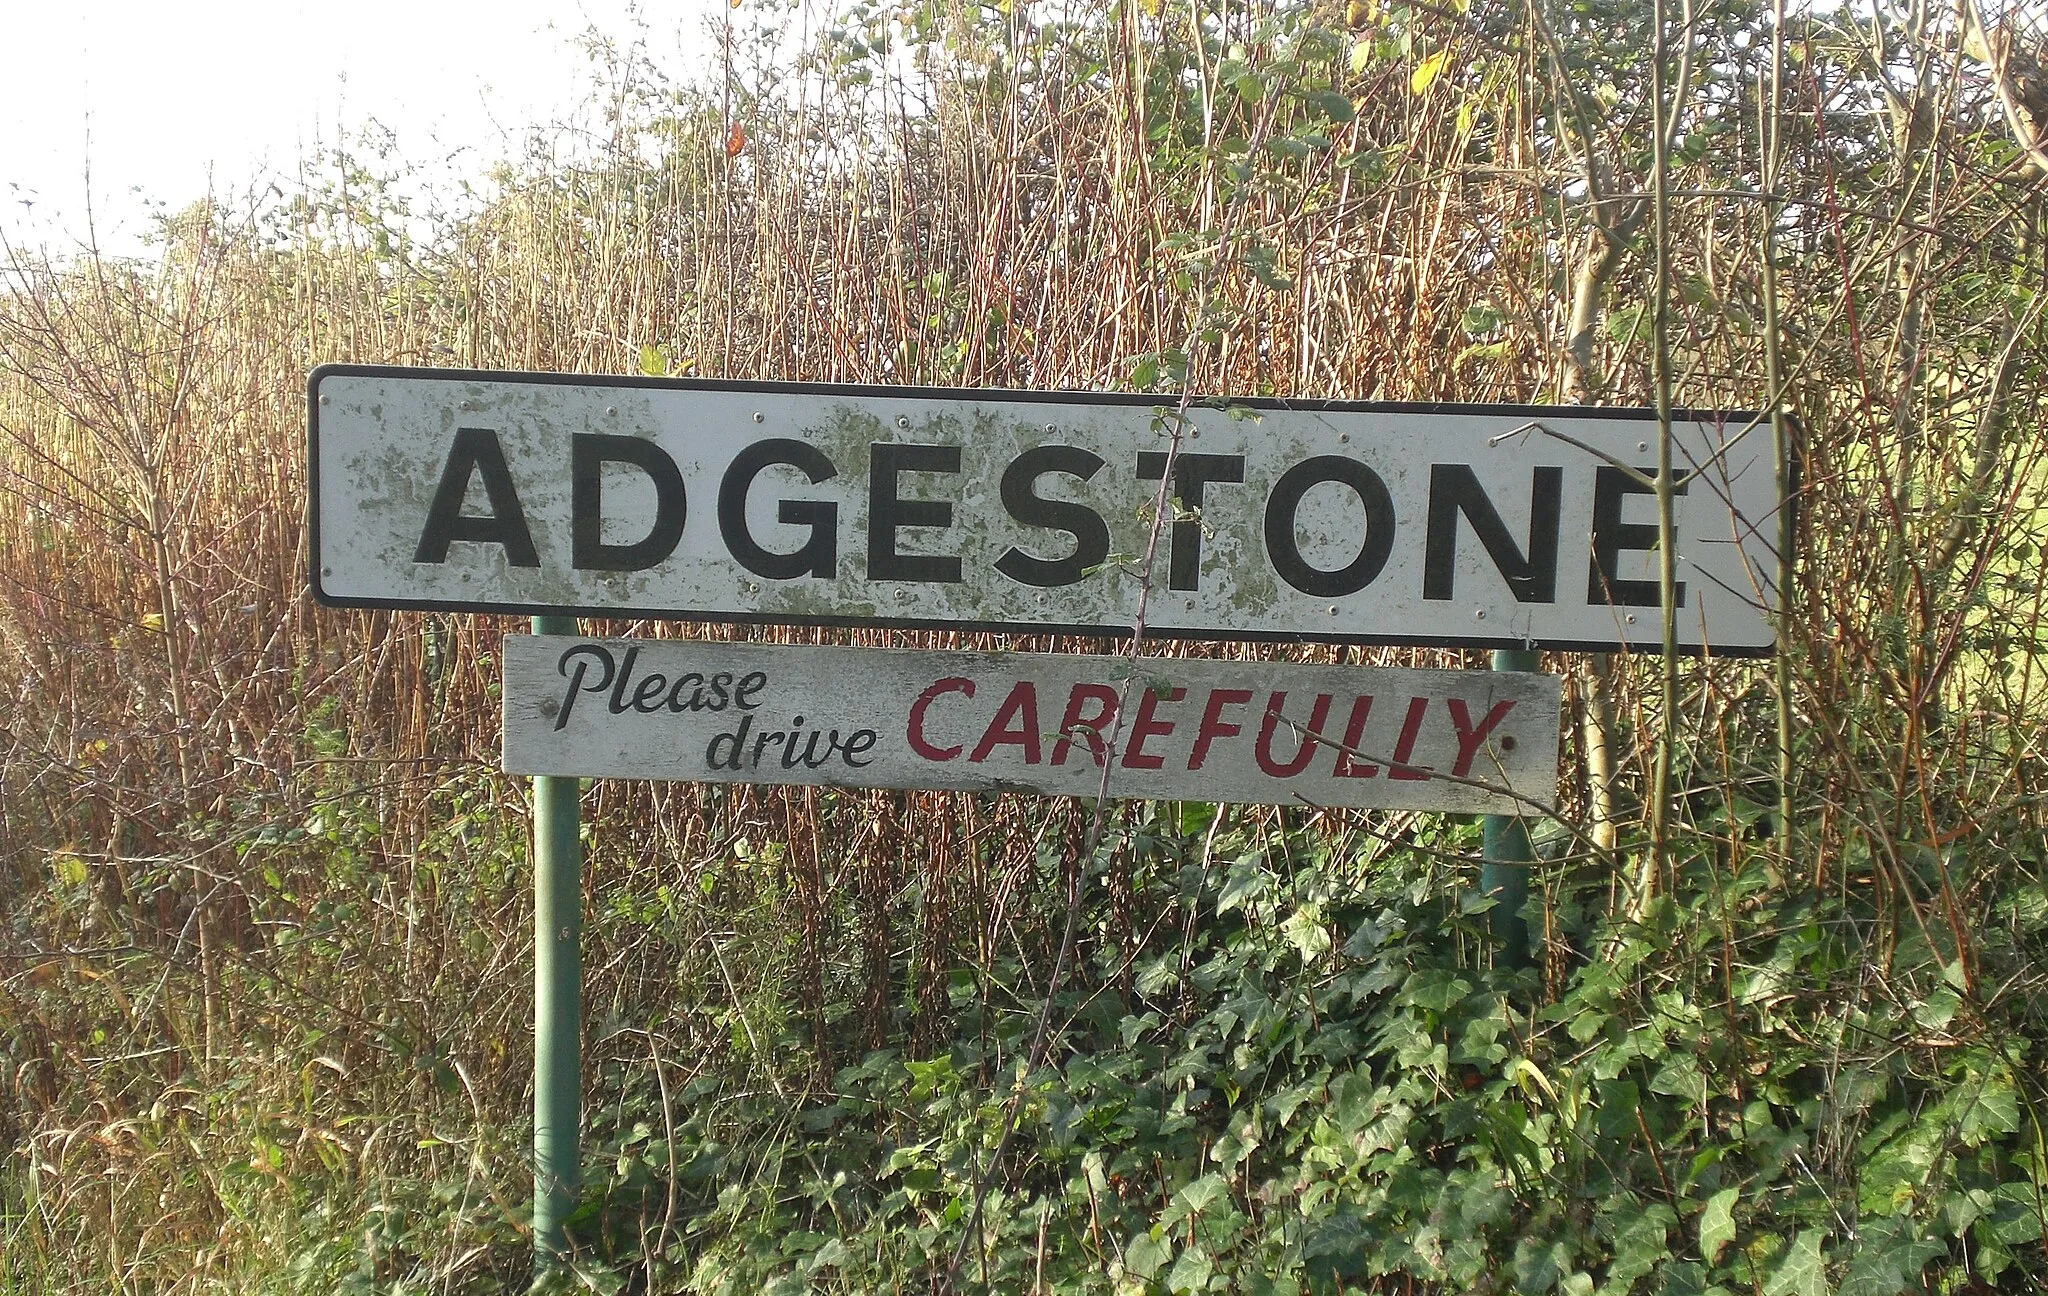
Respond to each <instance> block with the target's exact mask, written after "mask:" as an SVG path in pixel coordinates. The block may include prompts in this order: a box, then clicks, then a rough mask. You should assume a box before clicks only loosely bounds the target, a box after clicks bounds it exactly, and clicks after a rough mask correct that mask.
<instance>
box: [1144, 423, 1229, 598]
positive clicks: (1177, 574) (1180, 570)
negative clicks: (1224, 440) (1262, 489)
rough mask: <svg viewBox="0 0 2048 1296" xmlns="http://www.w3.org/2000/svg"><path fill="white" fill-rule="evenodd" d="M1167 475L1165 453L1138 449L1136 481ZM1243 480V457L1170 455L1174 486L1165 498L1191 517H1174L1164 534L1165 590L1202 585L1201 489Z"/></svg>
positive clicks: (1178, 511)
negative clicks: (1168, 551) (1166, 550)
mask: <svg viewBox="0 0 2048 1296" xmlns="http://www.w3.org/2000/svg"><path fill="white" fill-rule="evenodd" d="M1165 475H1166V453H1165V451H1162V450H1140V451H1139V452H1138V480H1140V481H1158V480H1159V479H1160V478H1161V477H1164V476H1165ZM1243 480H1244V456H1243V455H1223V454H1193V453H1190V452H1188V451H1182V452H1181V453H1180V454H1177V455H1175V456H1173V485H1172V486H1171V487H1170V488H1169V491H1168V498H1169V499H1171V500H1172V501H1173V503H1174V504H1175V506H1176V508H1175V512H1176V513H1181V512H1186V513H1192V514H1195V515H1196V516H1194V517H1185V518H1183V517H1175V518H1174V520H1173V529H1172V530H1171V531H1169V532H1168V533H1167V543H1168V545H1169V546H1170V548H1171V555H1172V556H1171V557H1169V558H1168V559H1167V563H1166V585H1167V588H1168V589H1177V590H1191V589H1200V588H1201V585H1202V520H1201V517H1200V514H1201V512H1202V488H1203V487H1204V486H1206V485H1208V484H1209V483H1210V482H1224V483H1236V482H1241V481H1243Z"/></svg>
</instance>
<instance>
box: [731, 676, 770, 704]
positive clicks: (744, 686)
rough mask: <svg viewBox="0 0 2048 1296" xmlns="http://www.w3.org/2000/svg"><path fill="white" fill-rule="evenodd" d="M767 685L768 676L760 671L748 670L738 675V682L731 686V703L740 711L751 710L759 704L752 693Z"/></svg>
mask: <svg viewBox="0 0 2048 1296" xmlns="http://www.w3.org/2000/svg"><path fill="white" fill-rule="evenodd" d="M767 685H768V676H767V675H766V674H764V673H763V672H761V671H748V672H747V673H746V674H745V675H742V676H740V682H739V683H738V685H736V686H735V687H734V688H733V691H732V704H733V705H734V706H736V707H738V708H739V709H740V710H742V711H752V710H753V709H754V708H755V707H757V706H760V705H761V704H760V703H759V702H756V701H755V700H754V694H756V693H759V692H760V691H761V690H762V689H763V688H766V687H767Z"/></svg>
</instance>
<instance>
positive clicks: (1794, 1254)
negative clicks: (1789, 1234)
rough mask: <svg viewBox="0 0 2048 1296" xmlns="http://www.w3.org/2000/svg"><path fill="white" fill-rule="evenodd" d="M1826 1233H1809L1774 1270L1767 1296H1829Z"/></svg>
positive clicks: (1766, 1284)
mask: <svg viewBox="0 0 2048 1296" xmlns="http://www.w3.org/2000/svg"><path fill="white" fill-rule="evenodd" d="M1823 1236H1824V1235H1823V1233H1822V1232H1821V1230H1819V1229H1807V1230H1806V1231H1805V1232H1803V1233H1801V1234H1800V1235H1799V1236H1798V1237H1797V1238H1795V1239H1793V1241H1792V1245H1791V1247H1790V1248H1789V1249H1787V1250H1786V1252H1785V1254H1784V1255H1783V1256H1781V1257H1779V1259H1778V1263H1777V1264H1776V1265H1775V1266H1773V1267H1772V1269H1771V1272H1770V1275H1769V1276H1768V1277H1766V1278H1765V1279H1764V1296H1829V1289H1828V1266H1827V1261H1826V1260H1824V1259H1822V1257H1821V1253H1820V1243H1821V1238H1822V1237H1823Z"/></svg>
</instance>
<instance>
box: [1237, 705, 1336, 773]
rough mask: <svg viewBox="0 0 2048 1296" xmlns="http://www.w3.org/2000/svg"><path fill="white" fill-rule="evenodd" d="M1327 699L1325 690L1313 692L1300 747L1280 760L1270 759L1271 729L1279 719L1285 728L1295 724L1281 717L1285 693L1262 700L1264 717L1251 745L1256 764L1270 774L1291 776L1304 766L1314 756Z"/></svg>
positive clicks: (1326, 707) (1305, 767) (1279, 724)
mask: <svg viewBox="0 0 2048 1296" xmlns="http://www.w3.org/2000/svg"><path fill="white" fill-rule="evenodd" d="M1330 702H1331V698H1330V695H1329V694H1328V693H1318V694H1316V701H1315V705H1314V706H1313V707H1311V708H1310V709H1309V716H1308V732H1307V733H1305V734H1303V735H1302V736H1301V749H1300V750H1299V751H1297V752H1295V753H1294V759H1293V760H1290V761H1288V762H1286V763H1285V764H1282V763H1281V762H1279V761H1276V760H1274V759H1273V734H1274V731H1275V730H1277V729H1278V728H1279V727H1280V726H1281V724H1282V723H1286V724H1287V725H1288V727H1289V728H1297V727H1298V726H1295V725H1294V724H1293V723H1292V722H1291V721H1285V722H1283V721H1282V719H1281V717H1280V708H1281V707H1283V706H1285V705H1287V695H1286V694H1285V693H1275V694H1274V695H1273V698H1272V700H1271V701H1270V702H1268V703H1266V718H1265V720H1264V722H1263V723H1261V724H1260V725H1259V741H1258V744H1257V745H1256V746H1254V747H1253V748H1252V755H1253V756H1255V757H1257V758H1258V762H1259V768H1260V769H1262V770H1264V771H1266V773H1268V774H1270V775H1272V776H1273V777H1274V778H1293V777H1294V776H1295V775H1296V774H1299V773H1301V772H1302V771H1303V770H1305V769H1307V768H1308V763H1309V762H1310V761H1311V760H1314V759H1315V754H1316V739H1318V738H1320V737H1322V734H1323V722H1324V721H1325V720H1328V719H1329V718H1330Z"/></svg>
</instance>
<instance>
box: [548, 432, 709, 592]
mask: <svg viewBox="0 0 2048 1296" xmlns="http://www.w3.org/2000/svg"><path fill="white" fill-rule="evenodd" d="M608 463H615V464H626V465H628V466H630V467H633V468H638V469H639V470H640V471H641V472H643V473H646V474H647V478H648V480H649V481H652V482H653V483H654V521H653V523H651V524H650V525H649V526H648V528H647V534H646V535H644V536H642V537H641V538H640V539H638V540H635V541H633V542H632V543H631V544H606V543H605V542H604V466H605V465H606V464H608ZM685 503H686V501H685V499H684V494H683V474H682V473H681V472H679V471H677V469H676V461H675V460H673V459H671V458H669V457H668V454H667V452H665V451H664V450H663V449H662V448H661V447H660V446H658V445H656V444H654V442H652V441H649V440H647V439H646V438H644V437H630V436H613V435H611V434H610V433H603V432H578V433H577V434H576V435H575V436H573V437H571V438H570V439H569V553H570V558H569V561H570V564H571V565H572V566H574V567H575V568H576V569H577V570H579V571H643V570H645V569H646V568H649V567H652V566H654V565H655V564H656V563H658V562H660V561H661V560H662V559H664V558H666V557H668V556H669V555H670V554H672V553H674V552H675V549H676V542H677V541H679V540H681V539H682V538H683V518H684V515H685V514H686V512H687V509H686V507H685Z"/></svg>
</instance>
